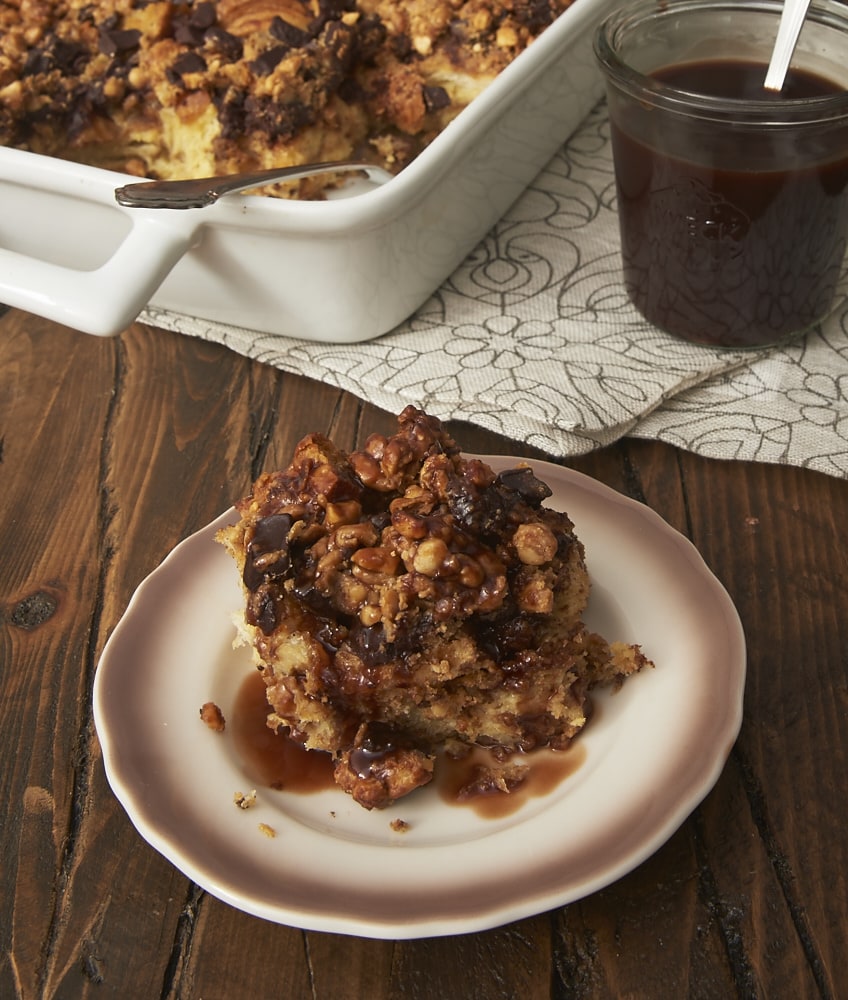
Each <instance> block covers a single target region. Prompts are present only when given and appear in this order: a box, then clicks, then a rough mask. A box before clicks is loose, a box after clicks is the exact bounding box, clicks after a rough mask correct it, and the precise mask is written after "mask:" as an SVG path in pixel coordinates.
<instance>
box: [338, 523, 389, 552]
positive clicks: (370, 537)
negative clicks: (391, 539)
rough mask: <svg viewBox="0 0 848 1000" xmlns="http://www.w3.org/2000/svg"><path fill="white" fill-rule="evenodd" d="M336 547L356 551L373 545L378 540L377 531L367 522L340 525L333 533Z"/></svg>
mask: <svg viewBox="0 0 848 1000" xmlns="http://www.w3.org/2000/svg"><path fill="white" fill-rule="evenodd" d="M333 537H334V540H335V543H336V545H338V546H340V547H341V548H345V549H358V548H362V547H363V546H369V545H374V544H375V542H377V540H378V536H377V529H376V528H375V527H374V525H373V524H371V523H370V522H368V521H362V522H359V523H357V524H340V525H339V526H338V528H336V530H335V532H334V533H333Z"/></svg>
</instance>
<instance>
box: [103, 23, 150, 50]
mask: <svg viewBox="0 0 848 1000" xmlns="http://www.w3.org/2000/svg"><path fill="white" fill-rule="evenodd" d="M140 39H141V32H140V31H138V30H136V29H135V28H124V29H113V30H111V31H107V30H106V29H104V28H101V29H100V37H99V39H98V43H97V44H98V48H99V49H100V51H101V52H102V53H103V54H104V55H107V56H115V55H117V54H118V53H119V52H130V51H131V50H133V49H135V48H137V47H138V43H139V40H140Z"/></svg>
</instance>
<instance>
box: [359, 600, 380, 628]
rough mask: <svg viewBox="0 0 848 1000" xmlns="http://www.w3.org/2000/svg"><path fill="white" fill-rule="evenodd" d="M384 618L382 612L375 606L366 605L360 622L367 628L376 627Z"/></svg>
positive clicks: (362, 609) (361, 612) (361, 611)
mask: <svg viewBox="0 0 848 1000" xmlns="http://www.w3.org/2000/svg"><path fill="white" fill-rule="evenodd" d="M382 617H383V615H382V612H381V611H380V609H379V608H378V607H376V605H374V604H366V605H364V606H363V607H362V608H361V610H360V612H359V620H360V621H361V622H362V624H363V625H365V626H366V628H367V627H369V626H371V625H376V624H377V622H379V621H380V619H381V618H382Z"/></svg>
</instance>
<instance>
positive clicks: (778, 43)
mask: <svg viewBox="0 0 848 1000" xmlns="http://www.w3.org/2000/svg"><path fill="white" fill-rule="evenodd" d="M809 6H810V0H786V3H785V4H784V7H783V12H782V13H781V15H780V25H779V26H778V29H777V38H776V39H775V43H774V51H773V52H772V54H771V61H770V62H769V67H768V72H767V73H766V82H765V88H766V90H774V91H777V92H778V93H780V91H781V90H782V89H783V81H784V80H785V79H786V73H787V72H788V70H789V62H790V60H791V59H792V53H793V52H794V51H795V46H796V45H797V44H798V36H799V35H800V34H801V28H802V26H803V24H804V18H805V17H806V16H807V8H808V7H809Z"/></svg>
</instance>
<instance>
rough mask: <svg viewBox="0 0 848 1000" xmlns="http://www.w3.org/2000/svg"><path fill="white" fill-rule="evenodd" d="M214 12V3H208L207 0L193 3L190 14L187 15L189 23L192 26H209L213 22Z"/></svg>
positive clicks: (203, 27)
mask: <svg viewBox="0 0 848 1000" xmlns="http://www.w3.org/2000/svg"><path fill="white" fill-rule="evenodd" d="M215 19H216V13H215V5H214V4H213V3H209V0H204V2H203V3H198V4H195V5H194V7H192V10H191V14H190V15H189V19H188V20H189V24H191V26H192V27H194V28H201V29H206V28H211V27H212V25H213V24H214V23H215Z"/></svg>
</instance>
